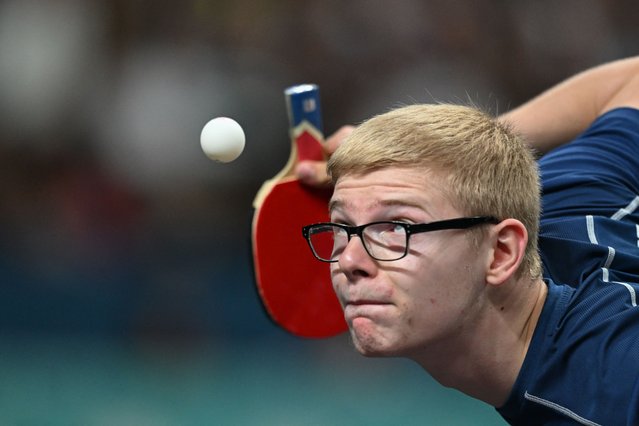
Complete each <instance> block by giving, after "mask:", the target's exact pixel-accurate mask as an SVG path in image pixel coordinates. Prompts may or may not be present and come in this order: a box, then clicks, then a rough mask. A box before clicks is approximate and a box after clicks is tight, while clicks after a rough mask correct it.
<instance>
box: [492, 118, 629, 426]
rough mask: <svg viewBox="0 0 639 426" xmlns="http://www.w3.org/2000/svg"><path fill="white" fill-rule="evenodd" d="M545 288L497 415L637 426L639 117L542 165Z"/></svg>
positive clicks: (596, 131) (616, 121)
mask: <svg viewBox="0 0 639 426" xmlns="http://www.w3.org/2000/svg"><path fill="white" fill-rule="evenodd" d="M539 166H540V172H541V178H542V188H543V189H542V190H543V193H542V207H543V213H542V219H541V228H540V237H539V248H540V252H541V257H542V262H543V265H544V278H545V281H546V283H547V285H548V290H549V291H548V297H547V300H546V302H545V305H544V308H543V311H542V313H541V317H540V319H539V322H538V325H537V328H536V329H535V332H534V335H533V338H532V341H531V344H530V348H529V350H528V353H527V355H526V358H525V360H524V364H523V366H522V369H521V371H520V373H519V376H518V378H517V380H516V382H515V385H514V387H513V390H512V392H511V395H510V397H509V399H508V401H507V402H506V404H505V405H504V406H503V407H501V408H499V409H498V411H499V413H500V414H501V415H502V416H503V417H504V418H505V419H506V420H507V421H508V422H509V423H511V424H517V425H542V424H543V425H566V424H584V425H639V307H637V298H638V293H639V110H636V109H632V108H618V109H615V110H613V111H610V112H608V113H606V114H604V115H602V116H601V117H599V118H598V119H597V120H596V121H595V122H594V123H593V124H592V125H591V127H590V128H589V129H588V130H586V131H585V132H584V133H583V134H582V135H580V136H579V137H578V138H577V139H575V140H574V141H573V142H571V143H569V144H566V145H563V146H561V147H559V148H557V149H556V150H554V151H552V152H550V153H549V154H547V155H546V156H544V157H542V159H541V160H540V161H539Z"/></svg>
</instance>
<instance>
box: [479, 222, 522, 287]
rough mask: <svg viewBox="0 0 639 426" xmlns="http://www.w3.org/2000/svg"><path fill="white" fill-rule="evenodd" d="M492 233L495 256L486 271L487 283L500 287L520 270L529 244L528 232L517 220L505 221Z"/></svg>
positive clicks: (496, 226)
mask: <svg viewBox="0 0 639 426" xmlns="http://www.w3.org/2000/svg"><path fill="white" fill-rule="evenodd" d="M492 231H493V233H494V234H493V236H494V238H493V240H492V241H493V242H492V244H493V247H492V249H493V252H492V253H493V255H492V259H490V264H489V265H488V269H487V271H486V282H487V283H488V284H490V285H494V286H499V285H501V284H503V283H504V282H506V281H507V280H508V279H510V278H511V277H512V276H514V275H515V274H516V272H517V270H518V269H519V265H520V264H521V262H522V259H523V258H524V253H525V251H526V244H527V243H528V231H527V230H526V227H525V226H524V224H523V223H521V222H520V221H518V220H517V219H505V220H503V221H502V222H500V223H499V224H497V225H495V227H494V228H493V230H492Z"/></svg>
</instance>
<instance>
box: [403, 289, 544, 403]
mask: <svg viewBox="0 0 639 426" xmlns="http://www.w3.org/2000/svg"><path fill="white" fill-rule="evenodd" d="M509 287H510V288H504V289H499V290H498V291H497V292H496V293H495V295H491V296H488V297H487V298H486V300H483V301H481V302H478V303H484V304H485V307H484V308H483V309H480V310H479V311H478V312H479V313H478V315H477V316H476V318H474V322H473V324H472V326H470V327H467V328H466V329H465V330H462V331H461V332H460V333H459V334H458V335H457V336H455V337H453V338H451V339H450V340H447V341H442V342H439V343H438V344H437V345H436V346H437V347H436V348H433V347H429V348H427V349H425V350H423V351H420V352H419V353H416V354H414V356H411V357H410V358H412V359H413V360H414V361H416V362H417V363H418V364H420V365H421V366H422V367H423V368H424V369H425V370H426V371H428V372H429V373H430V374H431V375H432V376H433V377H434V378H435V379H436V380H437V381H439V382H440V383H442V384H443V385H444V386H447V387H452V388H455V389H457V390H460V391H461V392H464V393H466V394H467V395H469V396H471V397H473V398H476V399H479V400H482V401H484V402H486V403H488V404H491V405H493V406H495V407H500V406H501V405H503V404H504V403H505V402H506V399H507V398H508V395H509V394H510V390H511V389H512V387H513V385H514V383H515V380H516V379H517V375H518V374H519V370H520V369H521V366H522V364H523V362H524V359H525V357H526V352H527V351H528V347H529V346H530V342H531V340H532V336H533V333H534V330H535V327H536V325H537V321H538V319H539V316H540V315H541V311H542V308H543V305H544V302H545V300H546V294H547V291H548V288H547V287H546V285H545V284H544V282H543V281H542V280H536V281H533V282H530V281H523V280H520V281H517V282H514V283H512V285H510V286H509Z"/></svg>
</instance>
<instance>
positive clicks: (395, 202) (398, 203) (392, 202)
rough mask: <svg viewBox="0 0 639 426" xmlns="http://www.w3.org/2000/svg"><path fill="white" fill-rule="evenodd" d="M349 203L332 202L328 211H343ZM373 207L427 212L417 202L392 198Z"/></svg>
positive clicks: (341, 201) (378, 202) (376, 203)
mask: <svg viewBox="0 0 639 426" xmlns="http://www.w3.org/2000/svg"><path fill="white" fill-rule="evenodd" d="M347 204H348V202H347V201H343V200H340V199H337V200H331V201H330V202H329V203H328V211H329V213H330V212H332V211H334V210H337V209H341V208H343V207H344V206H345V205H347ZM373 206H382V207H412V208H417V209H420V210H425V209H424V206H423V205H422V204H420V203H419V202H417V201H413V200H399V199H395V198H391V199H388V200H381V201H377V202H375V203H374V204H373Z"/></svg>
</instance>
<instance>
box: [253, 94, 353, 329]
mask: <svg viewBox="0 0 639 426" xmlns="http://www.w3.org/2000/svg"><path fill="white" fill-rule="evenodd" d="M284 94H285V98H286V105H287V110H288V117H289V124H290V129H289V130H290V136H291V142H292V143H291V154H290V157H289V160H288V162H287V164H286V166H285V167H284V168H283V169H282V170H281V171H280V172H279V173H278V174H277V175H276V176H275V177H273V178H272V179H270V180H268V181H266V182H264V184H263V185H262V187H261V188H260V190H259V191H258V193H257V196H256V197H255V200H254V202H253V207H254V208H255V213H254V216H253V230H252V231H253V232H252V240H253V241H252V242H253V264H254V267H255V278H256V283H257V288H258V292H259V295H260V297H261V299H262V302H263V304H264V307H265V308H266V311H267V312H268V314H269V316H270V317H271V318H272V319H273V320H274V321H275V323H276V324H278V325H279V326H281V327H282V328H284V329H285V330H287V331H288V332H290V333H292V334H294V335H297V336H301V337H315V338H321V337H330V336H334V335H337V334H339V333H341V332H343V331H345V330H346V329H347V326H346V322H345V320H344V315H343V313H342V309H341V307H340V305H339V302H338V300H337V297H336V296H335V293H334V291H333V287H332V285H331V280H330V272H329V265H328V264H327V263H323V262H319V261H317V260H316V259H315V258H314V257H313V255H312V254H311V252H310V250H309V249H308V246H307V244H306V241H304V238H303V237H302V231H301V230H302V226H304V225H307V224H309V223H316V222H326V221H328V200H329V199H330V196H331V193H332V189H330V188H314V187H310V186H306V185H304V184H302V183H301V182H300V181H299V180H298V179H297V178H296V177H295V174H294V170H295V165H296V164H297V163H298V162H299V161H302V160H316V161H320V160H323V159H325V155H324V152H323V150H322V143H323V135H322V117H321V108H320V99H319V88H318V87H317V86H316V85H311V84H304V85H299V86H292V87H289V88H287V89H286V90H285V91H284Z"/></svg>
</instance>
